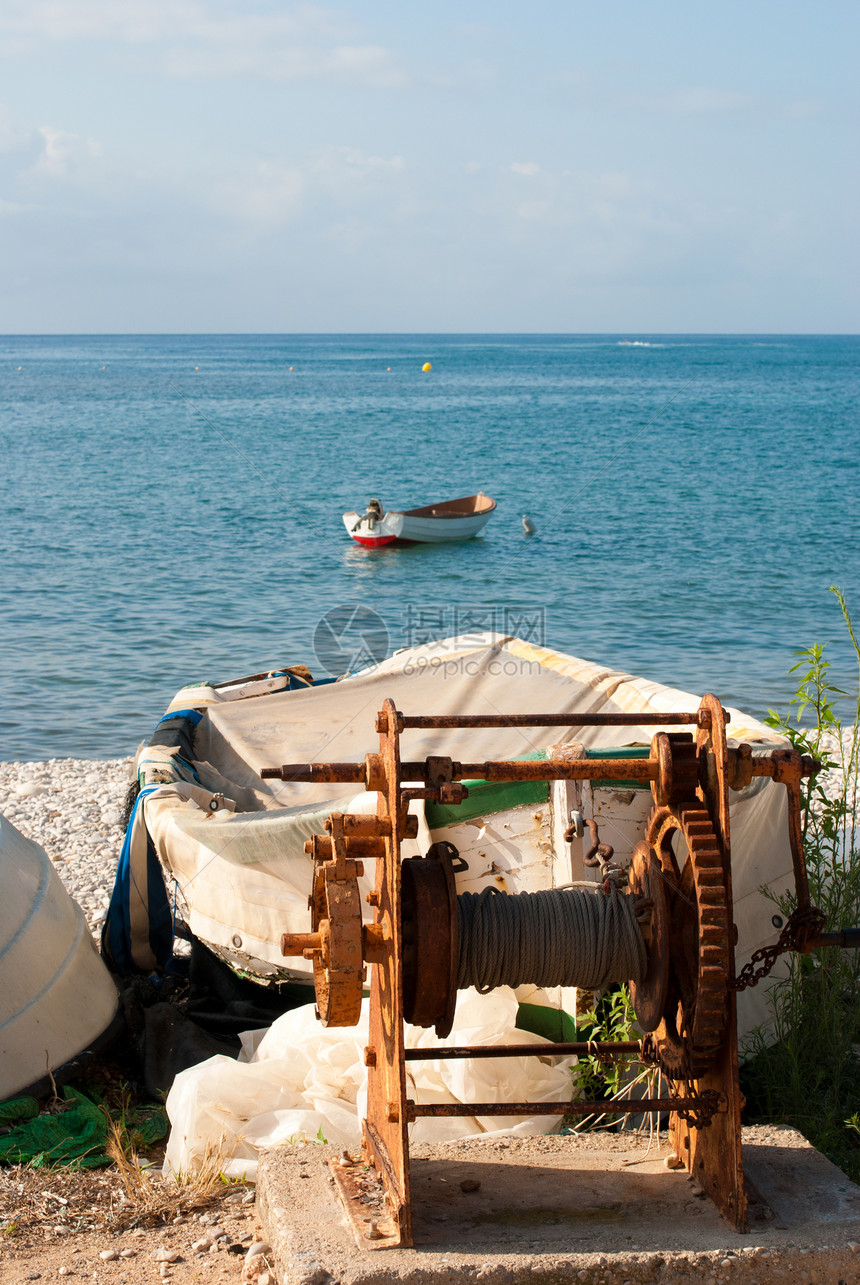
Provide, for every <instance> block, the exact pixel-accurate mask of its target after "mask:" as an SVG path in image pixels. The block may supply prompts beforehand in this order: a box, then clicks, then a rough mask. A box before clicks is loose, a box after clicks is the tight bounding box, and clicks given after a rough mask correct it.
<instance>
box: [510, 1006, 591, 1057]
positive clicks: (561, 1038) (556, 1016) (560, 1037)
mask: <svg viewBox="0 0 860 1285" xmlns="http://www.w3.org/2000/svg"><path fill="white" fill-rule="evenodd" d="M516 1025H517V1030H520V1031H528V1032H529V1033H530V1034H531V1035H542V1036H543V1037H544V1039H546V1040H552V1041H553V1043H554V1044H575V1043H576V1041H577V1040H579V1039H587V1038H588V1037H587V1036H583V1035H581V1034H580V1032H579V1031H578V1030H577V1029H576V1022H575V1021H574V1020H573V1018H572V1017H571V1015H570V1013H565V1011H564V1009H563V1008H547V1007H546V1006H545V1005H543V1004H520V1005H519V1007H518V1009H517V1022H516ZM547 1052H551V1050H549V1049H548V1050H547Z"/></svg>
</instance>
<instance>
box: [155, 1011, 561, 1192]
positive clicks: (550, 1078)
mask: <svg viewBox="0 0 860 1285" xmlns="http://www.w3.org/2000/svg"><path fill="white" fill-rule="evenodd" d="M367 1013H368V1001H367V1000H365V1001H364V1003H363V1004H362V1013H361V1021H360V1022H359V1024H358V1026H354V1027H349V1028H346V1029H345V1028H343V1027H328V1028H326V1027H323V1026H321V1025H320V1023H319V1022H318V1021H317V1020H316V1018H315V1017H314V1009H313V1005H311V1004H309V1005H305V1006H303V1007H302V1008H297V1009H294V1010H293V1011H292V1012H291V1013H285V1014H284V1016H283V1017H279V1018H278V1020H277V1021H276V1022H275V1023H274V1024H273V1025H272V1026H271V1027H270V1028H269V1029H268V1031H265V1032H262V1033H261V1032H259V1031H255V1032H253V1033H250V1034H248V1035H246V1036H244V1037H243V1045H244V1047H243V1050H242V1053H241V1054H240V1056H239V1060H238V1061H237V1062H234V1061H233V1059H232V1058H229V1057H212V1058H209V1060H208V1061H206V1062H201V1063H200V1064H199V1065H198V1066H193V1067H191V1068H190V1069H189V1070H187V1071H182V1072H181V1073H180V1074H179V1075H178V1076H177V1077H176V1079H175V1081H174V1083H173V1088H172V1089H171V1090H170V1093H169V1094H168V1096H167V1113H168V1115H169V1116H170V1122H171V1126H172V1128H171V1133H170V1140H169V1143H168V1146H167V1152H166V1155H165V1162H164V1168H165V1172H166V1173H173V1174H180V1173H190V1172H193V1171H194V1170H196V1169H199V1168H200V1166H201V1164H202V1163H203V1161H204V1159H205V1158H206V1156H207V1154H208V1155H209V1156H210V1157H214V1156H215V1155H218V1156H219V1162H218V1163H219V1165H220V1167H221V1169H222V1171H223V1172H224V1173H225V1174H226V1175H228V1176H230V1177H235V1178H239V1177H242V1176H244V1177H246V1178H247V1179H249V1180H250V1181H254V1180H255V1178H256V1172H257V1156H258V1154H259V1152H260V1151H261V1150H263V1149H264V1148H266V1147H274V1146H278V1144H279V1143H284V1142H298V1141H308V1142H313V1141H314V1140H315V1139H319V1140H322V1139H323V1138H324V1139H325V1140H326V1141H327V1142H333V1143H337V1144H338V1145H341V1146H345V1147H356V1146H358V1145H360V1142H361V1126H360V1119H361V1117H362V1116H363V1115H364V1105H365V1093H366V1075H367V1072H366V1069H365V1066H364V1049H365V1047H366V1045H367V1043H368V1039H369V1035H368V1024H367ZM516 1019H517V1000H516V997H515V995H514V993H513V991H511V990H509V989H507V988H506V987H502V988H500V989H499V990H495V991H493V992H492V993H491V994H490V995H479V994H478V993H477V992H476V991H463V992H462V994H461V995H460V996H459V999H458V1002H457V1014H456V1018H455V1021H454V1026H453V1029H452V1031H451V1034H450V1035H449V1037H448V1039H447V1040H446V1041H444V1042H445V1043H450V1044H469V1045H476V1044H539V1043H541V1039H540V1037H539V1036H535V1035H531V1034H529V1032H528V1031H521V1030H518V1029H517V1028H516V1027H515V1025H514V1023H515V1022H516ZM438 1045H439V1041H438V1040H437V1038H436V1035H435V1033H434V1032H433V1031H426V1030H422V1029H420V1028H419V1027H415V1026H407V1027H406V1046H407V1048H419V1047H422V1046H423V1047H436V1046H438ZM551 1051H552V1044H551V1043H549V1042H547V1053H548V1054H551ZM575 1062H576V1058H571V1057H565V1058H551V1059H550V1058H549V1057H548V1058H547V1060H546V1061H544V1060H543V1059H542V1058H536V1057H527V1058H526V1057H523V1058H516V1057H502V1058H485V1059H480V1058H469V1059H467V1060H463V1061H460V1060H457V1061H442V1060H439V1059H436V1060H435V1061H429V1062H409V1063H407V1068H406V1071H407V1086H408V1088H409V1091H410V1096H411V1097H415V1098H417V1099H418V1100H419V1101H421V1102H431V1103H438V1102H446V1103H450V1102H470V1101H472V1102H475V1101H478V1102H504V1101H512V1102H517V1101H519V1102H535V1103H540V1102H563V1101H566V1100H569V1099H570V1098H571V1096H572V1086H571V1075H570V1068H571V1066H572V1065H573V1064H574V1063H575ZM560 1123H561V1117H560V1116H557V1115H556V1116H540V1115H535V1116H530V1117H528V1118H523V1117H522V1116H510V1117H506V1116H491V1117H488V1118H486V1119H478V1118H475V1117H468V1118H466V1117H451V1116H448V1117H440V1118H438V1119H434V1118H432V1117H425V1118H423V1119H421V1120H418V1121H416V1123H415V1124H414V1125H412V1131H411V1133H410V1137H411V1138H412V1139H413V1140H414V1141H419V1142H421V1141H423V1142H439V1141H445V1140H446V1139H449V1138H459V1137H464V1136H465V1135H466V1134H474V1133H484V1134H487V1133H495V1132H504V1133H507V1134H512V1135H524V1134H535V1133H552V1132H554V1131H555V1130H557V1129H558V1128H559V1126H560Z"/></svg>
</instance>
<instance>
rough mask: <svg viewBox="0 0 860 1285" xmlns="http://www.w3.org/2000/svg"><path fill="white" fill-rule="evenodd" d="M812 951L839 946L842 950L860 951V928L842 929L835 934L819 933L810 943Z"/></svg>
mask: <svg viewBox="0 0 860 1285" xmlns="http://www.w3.org/2000/svg"><path fill="white" fill-rule="evenodd" d="M809 945H810V948H811V949H812V950H817V949H818V947H819V946H839V947H840V948H841V949H842V950H860V928H842V929H841V930H840V931H839V932H835V933H819V934H818V936H817V937H814V938H813V939H812V941H811V942H810V943H809Z"/></svg>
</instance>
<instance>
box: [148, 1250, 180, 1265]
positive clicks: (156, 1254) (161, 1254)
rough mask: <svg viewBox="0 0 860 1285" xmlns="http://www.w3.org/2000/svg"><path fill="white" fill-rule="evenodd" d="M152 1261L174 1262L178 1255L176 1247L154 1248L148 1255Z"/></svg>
mask: <svg viewBox="0 0 860 1285" xmlns="http://www.w3.org/2000/svg"><path fill="white" fill-rule="evenodd" d="M149 1257H150V1258H151V1259H152V1261H153V1262H154V1263H175V1262H176V1260H177V1258H178V1257H179V1250H178V1249H154V1250H153V1251H152V1253H151V1254H150V1255H149Z"/></svg>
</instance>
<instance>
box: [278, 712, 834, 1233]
mask: <svg viewBox="0 0 860 1285" xmlns="http://www.w3.org/2000/svg"><path fill="white" fill-rule="evenodd" d="M726 721H727V715H726V714H725V711H724V710H723V708H722V706H721V704H720V702H719V701H718V700H717V699H716V697H714V696H711V695H708V696H705V697H704V698H703V700H702V702H701V704H700V706H699V709H698V710H697V711H696V712H695V713H683V714H662V713H661V714H653V715H649V714H642V713H637V714H602V715H591V716H589V715H582V716H574V715H571V714H569V713H565V714H558V715H547V714H536V715H534V716H530V715H515V716H505V715H488V716H486V717H483V716H468V717H466V716H464V717H456V716H452V717H411V716H404V715H403V714H401V713H400V712H398V710H397V709H396V708H395V707H394V704H393V703H392V702H391V701H390V700H388V701H386V702H385V703H384V705H383V708H382V710H381V711H380V713H379V714H378V716H377V721H376V729H377V731H378V733H379V752H378V753H376V754H368V755H367V756H366V758H365V760H364V762H363V763H314V764H285V765H284V766H282V767H280V768H267V769H264V771H263V773H262V775H263V776H264V777H270V778H280V779H283V780H285V781H324V782H354V783H356V784H359V785H362V786H363V787H364V789H366V790H368V791H374V792H376V793H377V795H378V806H377V814H376V816H375V817H374V816H357V815H343V814H339V813H334V814H332V815H331V816H330V817H329V818H328V820H327V821H326V825H325V828H326V834H324V835H315V836H314V837H313V839H312V840H311V841H310V842H309V844H308V845H307V847H308V850H309V851H310V853H311V855H312V857H313V888H312V892H311V896H310V901H309V904H310V910H311V931H310V932H309V933H294V934H288V935H285V936H284V937H283V940H282V949H283V953H284V954H285V955H303V956H305V957H306V958H309V959H310V960H312V961H313V968H314V981H315V989H316V997H317V1006H318V1011H319V1016H320V1019H321V1021H322V1022H323V1023H324V1024H325V1025H330V1026H350V1025H354V1024H355V1023H357V1021H358V1019H359V1016H360V1012H361V999H362V989H363V987H364V986H365V983H366V980H367V973H368V966H370V968H369V971H370V1037H369V1044H368V1046H367V1048H366V1050H365V1063H366V1065H367V1068H368V1091H367V1116H366V1119H365V1120H364V1121H363V1146H364V1155H365V1160H366V1161H367V1163H368V1164H369V1165H370V1166H372V1168H373V1170H375V1172H376V1175H378V1179H379V1181H380V1182H381V1184H382V1188H383V1193H384V1202H385V1210H386V1213H385V1217H384V1218H383V1219H382V1220H379V1219H377V1220H374V1221H373V1222H372V1223H371V1222H370V1221H369V1220H368V1215H367V1205H366V1199H364V1198H361V1199H360V1198H359V1197H360V1194H361V1193H360V1192H359V1188H358V1186H357V1179H356V1177H355V1175H354V1174H353V1173H352V1170H351V1169H350V1167H349V1166H343V1165H340V1166H333V1172H334V1174H335V1177H336V1179H337V1181H338V1185H339V1187H340V1190H341V1193H342V1195H343V1197H344V1200H345V1203H346V1206H347V1209H348V1210H349V1212H350V1216H351V1220H352V1224H353V1229H354V1231H355V1233H356V1236H357V1237H358V1238H359V1240H360V1241H361V1242H362V1243H364V1244H365V1245H366V1247H368V1248H371V1247H376V1248H383V1247H386V1246H395V1245H401V1246H403V1245H410V1244H411V1243H412V1206H411V1200H410V1174H409V1144H408V1133H407V1130H408V1126H409V1124H410V1123H411V1122H412V1121H414V1120H416V1119H418V1118H419V1117H422V1116H429V1115H452V1116H453V1115H462V1116H472V1115H477V1116H492V1115H504V1116H512V1115H524V1116H525V1115H532V1114H541V1115H546V1114H550V1113H555V1114H564V1115H569V1116H580V1117H581V1116H587V1115H591V1114H593V1113H595V1112H600V1111H603V1110H605V1109H606V1103H605V1102H587V1101H582V1100H575V1101H571V1102H559V1103H547V1102H542V1103H540V1106H539V1107H537V1106H536V1105H535V1104H533V1103H528V1102H504V1103H495V1102H494V1103H488V1102H480V1103H473V1102H470V1103H456V1104H441V1105H440V1104H434V1105H430V1104H422V1103H420V1102H415V1101H413V1100H412V1099H411V1098H409V1097H407V1087H406V1069H405V1068H406V1062H407V1061H411V1060H426V1059H434V1060H435V1059H443V1058H463V1057H470V1058H471V1057H475V1058H477V1057H505V1056H517V1057H522V1056H528V1055H534V1056H546V1055H547V1053H548V1052H551V1053H553V1054H571V1053H580V1054H584V1053H589V1054H596V1055H597V1056H599V1057H603V1058H606V1059H610V1058H613V1057H617V1056H630V1055H634V1056H636V1055H638V1056H639V1057H640V1059H641V1060H642V1061H643V1062H646V1063H651V1064H652V1065H655V1066H657V1067H659V1068H660V1069H661V1071H662V1072H663V1075H664V1077H665V1079H666V1081H667V1083H668V1090H669V1091H668V1094H667V1096H665V1097H661V1098H636V1099H633V1100H630V1101H614V1102H613V1104H612V1108H611V1109H612V1112H613V1113H614V1114H623V1113H625V1112H626V1113H632V1114H635V1115H641V1114H644V1113H647V1112H671V1119H670V1131H671V1136H672V1140H673V1145H674V1149H675V1151H676V1153H677V1155H678V1156H680V1157H681V1158H682V1160H683V1162H684V1163H685V1164H686V1166H687V1168H688V1169H689V1171H690V1173H691V1174H693V1175H694V1176H695V1177H696V1178H697V1179H698V1181H699V1182H700V1184H701V1185H702V1187H703V1188H704V1189H705V1190H706V1191H707V1192H708V1194H709V1195H710V1196H711V1198H712V1199H713V1201H714V1203H715V1204H716V1206H717V1207H718V1209H719V1210H720V1211H721V1213H722V1214H723V1215H724V1217H725V1218H726V1219H727V1220H728V1221H729V1222H730V1223H731V1224H732V1225H733V1226H734V1227H735V1228H737V1229H738V1230H743V1229H745V1227H746V1224H747V1196H746V1192H745V1188H744V1180H743V1170H742V1158H741V1106H742V1097H741V1093H740V1088H739V1085H738V1055H737V1022H736V1006H735V995H736V992H737V990H738V989H741V988H742V987H744V986H746V985H752V984H755V982H756V981H757V980H759V978H760V977H761V976H763V975H764V974H765V973H766V972H767V971H769V968H770V967H771V966H772V964H773V962H774V960H775V958H776V956H777V955H778V954H779V953H781V952H782V951H785V950H798V951H809V950H811V949H813V948H814V947H815V946H819V945H833V944H846V943H845V937H844V935H841V934H837V933H831V934H825V933H823V932H822V928H823V916H822V915H821V914H820V912H819V911H817V910H816V909H815V908H814V907H812V906H811V905H810V901H809V886H808V881H807V875H806V866H805V863H804V856H803V845H802V838H801V806H800V805H801V794H800V787H801V780H802V778H803V777H804V776H809V775H811V774H813V773H814V772H815V771H817V770H818V767H819V765H818V764H817V763H816V762H815V761H814V760H813V759H811V758H809V757H805V756H801V755H800V754H799V753H797V752H796V751H794V750H791V749H778V750H772V751H770V752H768V753H762V754H753V753H752V751H751V749H750V747H749V746H746V745H739V746H737V747H729V746H728V744H727V741H726ZM648 723H650V724H651V725H656V726H659V727H660V728H661V729H662V728H665V727H676V726H677V727H684V725H686V726H687V727H688V728H689V729H690V730H687V731H683V730H682V731H671V732H667V731H665V730H660V731H657V732H656V733H655V735H654V737H653V739H652V742H651V751H650V754H649V756H648V757H647V758H640V759H627V760H624V761H623V762H619V760H618V759H614V758H613V759H601V758H570V757H567V756H565V757H564V758H548V759H546V760H544V761H529V762H523V761H513V760H508V761H489V762H479V763H466V762H462V763H460V762H454V761H452V760H451V759H450V758H444V757H440V756H431V757H429V758H427V759H424V760H421V761H417V762H410V761H405V760H402V758H401V748H400V747H401V737H402V735H403V733H404V732H408V731H409V729H411V728H423V729H427V728H492V727H511V726H526V727H528V726H531V727H550V726H557V727H564V728H570V727H571V726H596V725H599V726H642V725H643V724H648ZM758 776H767V777H771V778H772V779H773V780H774V781H776V782H779V783H781V784H783V785H784V786H785V787H786V790H787V792H788V800H789V840H790V846H791V853H792V859H793V865H794V879H795V890H796V909H795V910H794V912H793V914H792V915H791V917H790V919H789V921H788V923H787V925H786V927H785V929H784V931H783V933H782V935H781V937H780V939H779V941H778V942H777V943H776V945H775V946H772V947H769V948H768V949H767V950H765V951H760V952H757V953H756V955H754V956H753V959H752V960H751V961H750V964H749V965H748V966H747V968H746V969H745V970H744V973H743V974H742V975H741V977H739V978H738V977H736V976H735V964H734V945H735V940H736V932H735V929H734V925H733V916H732V879H731V839H730V830H729V791H730V790H732V789H734V790H738V789H742V788H743V787H744V786H745V785H748V784H749V783H750V781H751V780H752V778H753V777H758ZM619 777H623V778H624V779H628V780H631V781H639V782H647V783H649V784H650V788H651V792H652V795H653V800H654V807H653V810H652V812H651V816H650V818H649V820H648V823H647V826H646V830H645V834H644V836H643V838H642V841H641V842H640V843H639V844H638V845H637V846H636V848H635V850H634V853H633V860H632V863H631V865H630V869H629V871H628V872H626V874H625V875H624V876H623V886H621V887H619V886H618V878H617V876H618V873H619V872H617V871H616V872H615V876H616V877H615V878H614V880H613V879H610V878H609V877H608V876H607V879H606V881H605V883H604V884H603V890H604V892H605V897H606V900H607V903H608V902H609V901H612V899H613V898H614V902H613V905H615V907H616V909H618V908H619V907H620V910H621V911H622V912H623V915H626V917H627V918H626V922H627V923H628V924H629V923H630V922H632V920H633V919H635V924H636V925H637V927H636V929H635V932H636V933H637V934H641V941H640V940H639V939H638V937H637V940H636V942H635V943H634V945H635V947H636V950H637V951H638V952H639V954H640V958H639V962H638V963H637V965H636V969H635V972H636V975H635V976H634V975H633V972H632V971H631V972H629V973H628V976H627V977H617V978H612V979H611V980H613V981H618V982H621V981H627V980H630V981H631V995H632V999H633V1004H634V1007H635V1011H636V1015H637V1020H638V1023H639V1025H640V1027H641V1028H642V1030H643V1032H645V1034H644V1037H643V1039H642V1040H639V1041H626V1042H622V1043H617V1042H616V1043H608V1042H594V1041H590V1042H587V1043H586V1042H582V1043H566V1044H555V1045H547V1044H545V1043H541V1044H534V1045H520V1044H518V1045H514V1046H499V1045H496V1046H492V1047H473V1048H458V1047H450V1046H441V1047H435V1048H429V1049H428V1048H424V1047H422V1048H420V1049H407V1048H406V1047H405V1040H404V1023H405V1022H410V1023H412V1024H414V1025H418V1026H422V1027H434V1028H435V1031H436V1034H437V1035H438V1036H439V1037H440V1038H444V1036H446V1035H447V1034H448V1033H449V1031H450V1029H451V1025H452V1022H453V1018H454V1010H455V1005H456V1000H457V990H458V986H460V987H462V986H463V985H470V984H472V982H473V980H474V977H473V975H472V973H471V972H470V967H471V966H470V965H469V963H468V959H469V957H470V951H471V949H472V945H473V942H472V940H471V938H472V935H473V933H474V931H475V929H474V924H473V922H472V920H470V918H469V914H471V913H472V910H471V908H470V907H469V906H467V905H466V904H465V902H464V899H465V898H467V897H470V896H474V894H462V895H461V896H460V897H459V898H458V895H457V892H456V888H455V879H454V876H455V864H456V852H455V850H453V849H452V848H451V845H449V844H445V843H437V844H435V845H434V846H433V847H432V848H431V849H430V851H429V852H428V853H427V854H426V856H424V857H412V858H405V859H404V858H403V857H402V856H401V844H402V842H403V840H404V839H405V838H414V837H415V836H416V834H417V820H416V818H415V817H414V816H411V815H409V814H408V808H409V804H410V802H411V800H413V799H416V798H423V799H428V800H429V799H432V800H435V801H436V802H440V803H446V804H457V803H460V802H462V801H463V799H464V798H465V797H466V795H467V790H466V787H465V786H464V785H463V784H462V782H463V780H469V779H475V778H477V779H483V780H486V781H522V780H532V781H544V780H545V781H551V780H592V781H595V780H601V779H607V778H619ZM405 783H406V784H405ZM416 783H419V784H416ZM368 860H375V861H376V863H377V865H376V882H375V889H374V891H373V892H371V893H370V894H368V897H367V900H368V902H369V903H370V905H371V906H372V907H373V910H374V914H373V921H372V922H371V923H367V924H363V923H362V906H361V898H360V893H359V886H358V880H359V878H360V876H361V875H362V873H363V869H364V862H366V861H368ZM534 895H536V894H527V893H523V894H518V895H511V896H509V897H508V896H502V897H499V898H498V899H497V900H498V901H500V902H503V903H505V905H503V906H502V907H501V910H503V911H504V912H505V915H506V919H505V923H506V932H507V933H508V935H509V936H510V937H511V939H512V948H511V952H510V958H511V960H512V961H514V962H510V963H508V964H505V965H504V966H502V968H501V971H502V974H503V975H504V980H505V981H506V983H507V984H512V985H517V984H520V983H521V982H525V981H530V982H533V983H534V984H536V985H541V984H546V982H545V975H548V973H547V970H550V971H551V972H552V976H553V977H554V978H557V977H558V973H559V969H561V971H562V973H563V974H564V976H563V977H562V980H561V982H559V981H556V982H555V984H564V985H582V984H583V983H582V980H581V978H580V979H578V978H577V976H576V975H569V974H568V972H567V971H566V970H574V972H575V967H576V966H575V964H574V963H573V960H574V957H575V955H576V951H575V950H574V946H575V945H576V944H577V943H576V942H575V941H573V940H572V938H573V937H574V936H575V935H576V934H575V933H573V932H572V930H571V929H570V928H568V927H565V925H566V924H567V923H569V922H570V919H569V914H570V913H578V909H581V907H580V908H578V907H576V906H573V907H571V904H570V901H569V898H568V900H567V901H566V902H565V903H564V905H562V903H561V902H560V901H556V902H547V903H533V904H530V905H529V906H528V907H526V905H525V903H524V902H523V900H522V899H523V898H527V897H529V896H534ZM537 895H539V896H541V897H548V898H559V897H562V898H563V897H564V896H565V894H564V892H562V891H560V890H553V891H552V892H548V893H546V894H537ZM582 895H583V896H589V897H594V896H595V895H597V896H598V897H600V896H601V885H600V884H598V885H596V888H595V891H594V892H589V893H584V894H582ZM514 903H519V904H514ZM544 904H545V905H546V907H547V910H548V912H549V913H547V915H546V917H545V919H542V920H540V922H539V927H538V928H537V929H535V915H536V914H538V915H540V914H541V913H542V907H543V906H544ZM467 911H468V912H469V914H467V913H466V912H467ZM526 911H528V913H526ZM601 913H603V911H602V910H601ZM607 913H608V912H607ZM565 915H568V918H567V919H565V917H564V916H565ZM623 915H622V917H623ZM631 916H632V918H631ZM628 931H629V930H628ZM518 934H519V938H518ZM525 936H527V937H528V938H529V940H528V941H526V940H524V939H523V938H524V937H525ZM536 939H540V940H539V941H536ZM525 947H529V949H528V950H526V949H525ZM472 953H474V952H472ZM524 960H529V961H533V962H529V963H524V962H523V961H524ZM568 960H570V961H571V962H570V963H568ZM580 967H581V966H580ZM505 968H507V969H508V970H509V971H510V970H513V972H512V973H511V975H510V976H508V975H506V974H504V969H505ZM523 968H531V969H533V970H534V971H536V972H537V973H538V974H539V975H538V976H522V975H521V970H522V969H523ZM630 968H631V970H632V969H633V965H632V964H631V965H630ZM497 971H498V970H497Z"/></svg>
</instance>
